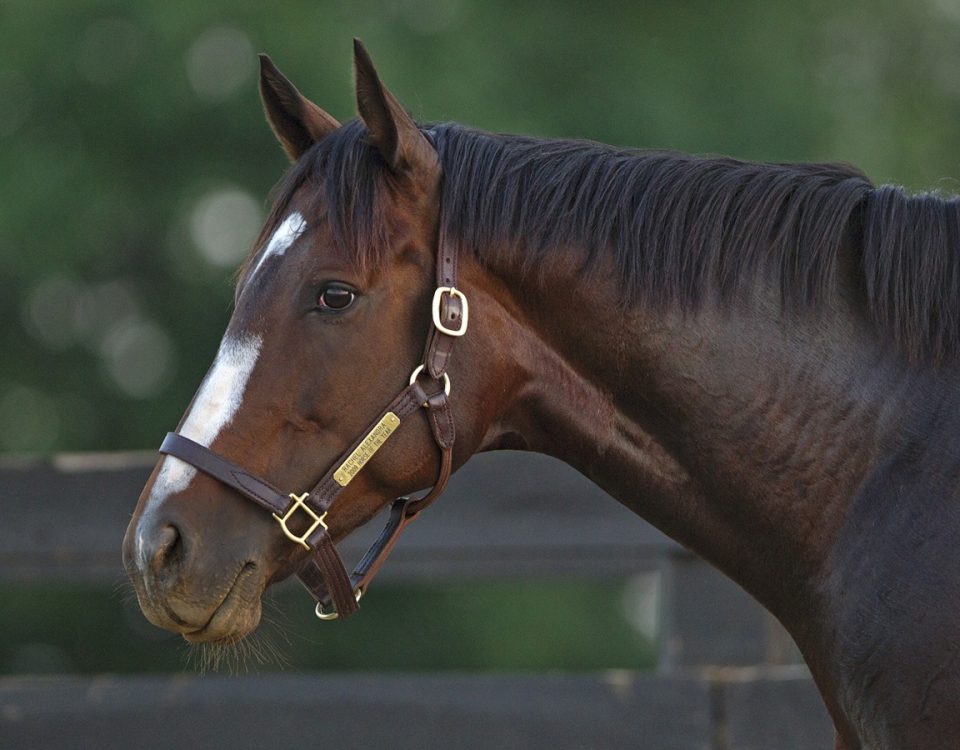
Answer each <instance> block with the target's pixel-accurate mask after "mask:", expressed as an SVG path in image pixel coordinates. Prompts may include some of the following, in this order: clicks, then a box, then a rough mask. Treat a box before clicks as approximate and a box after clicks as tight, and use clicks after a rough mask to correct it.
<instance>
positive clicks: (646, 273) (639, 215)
mask: <svg viewBox="0 0 960 750" xmlns="http://www.w3.org/2000/svg"><path fill="white" fill-rule="evenodd" d="M431 133H432V135H433V138H434V141H435V142H436V145H437V150H438V152H439V154H440V161H441V164H442V168H443V188H442V205H443V211H442V225H441V232H442V233H443V235H444V237H445V240H446V241H447V242H451V243H454V244H456V245H458V246H459V247H460V249H461V250H462V251H463V252H469V253H473V254H474V255H476V256H477V257H478V258H479V259H480V260H481V261H483V262H489V263H496V262H497V261H498V260H503V259H505V258H506V257H510V258H512V259H515V260H518V261H519V262H520V263H521V266H522V267H523V268H524V269H527V270H533V269H537V268H543V267H545V264H549V263H550V261H551V258H554V257H556V256H557V254H558V253H560V252H562V251H563V250H569V251H571V252H575V253H579V254H580V255H579V257H581V258H582V263H583V267H584V269H585V270H587V271H589V270H590V269H592V268H594V267H596V264H597V263H598V261H599V260H601V259H603V258H611V257H612V260H613V262H614V265H615V267H616V269H617V272H618V276H619V280H620V284H621V290H622V294H623V301H624V303H625V304H650V305H677V306H680V307H681V308H683V309H688V310H689V309H695V308H696V307H697V306H698V305H699V304H700V303H701V301H702V300H703V299H704V297H705V295H707V294H715V295H716V296H717V298H718V299H719V300H721V301H729V300H731V299H732V298H733V297H734V296H735V294H736V292H737V291H738V290H739V289H741V288H742V285H743V284H745V283H748V282H750V281H752V280H754V279H755V278H756V276H757V274H758V273H759V272H761V271H763V272H769V273H772V274H773V276H772V278H775V279H778V280H779V284H780V288H781V291H782V295H783V299H784V302H785V304H788V305H814V304H816V302H817V301H818V300H819V299H821V298H822V297H823V296H824V294H825V293H828V292H829V291H831V290H832V289H833V286H834V283H835V274H836V272H837V266H838V262H837V261H838V251H839V249H840V246H841V243H842V242H843V241H845V240H848V239H850V238H851V237H853V238H854V240H855V242H857V243H858V244H859V245H860V250H861V266H862V271H863V282H864V291H865V294H866V297H867V299H868V301H869V305H870V308H871V314H872V317H873V319H874V320H875V321H876V323H877V325H878V326H879V327H880V328H881V329H882V330H883V331H884V333H885V335H886V336H887V337H888V338H890V339H892V340H893V341H894V342H895V344H896V345H897V346H899V347H900V348H901V349H902V350H903V351H905V352H906V353H907V354H908V355H910V356H911V357H913V358H915V359H920V358H923V359H931V360H939V359H942V358H944V357H946V356H952V355H954V354H955V353H956V352H957V350H958V348H960V264H958V262H957V258H958V251H960V200H958V199H957V198H951V199H949V200H944V199H942V198H940V197H938V196H936V195H932V194H924V195H918V196H913V197H910V196H907V195H906V194H905V193H904V191H903V190H902V189H901V188H897V187H891V186H884V187H880V188H875V187H874V186H873V185H872V183H870V181H869V180H868V179H867V178H866V177H865V176H864V175H863V174H862V173H861V172H860V171H859V170H857V169H855V168H853V167H849V166H845V165H835V164H754V163H747V162H742V161H737V160H733V159H727V158H698V157H693V156H688V155H683V154H676V153H656V152H642V151H634V150H625V149H618V148H614V147H611V146H605V145H601V144H597V143H590V142H585V141H569V140H542V139H535V138H527V137H521V136H503V135H493V134H489V133H484V132H479V131H475V130H470V129H467V128H464V127H462V126H460V125H456V124H447V125H440V126H437V127H435V128H433V129H432V130H431ZM365 135H366V131H365V129H364V128H363V125H362V123H360V122H358V121H352V122H349V123H347V124H346V125H344V126H343V127H342V128H340V130H338V131H337V132H335V133H334V134H332V135H330V136H329V137H327V138H326V139H324V140H323V141H322V142H320V143H318V144H316V145H315V146H314V147H312V148H311V150H310V151H309V152H307V153H306V154H305V155H304V156H303V157H302V158H301V159H300V160H299V162H298V163H297V164H296V165H295V166H294V167H293V168H292V169H291V171H290V173H289V174H288V176H287V178H286V179H285V180H284V182H283V183H282V184H281V185H280V186H279V191H278V198H277V201H276V204H275V206H274V210H273V213H272V215H271V217H270V220H268V222H267V225H266V227H265V229H264V236H266V234H267V233H268V232H269V231H272V230H271V228H272V227H273V226H274V225H276V223H278V222H279V221H280V220H281V219H282V218H283V216H284V215H285V213H286V206H287V204H288V203H289V200H290V198H291V197H292V195H293V193H294V192H295V191H296V190H297V189H299V188H300V187H301V186H302V185H304V184H312V185H313V186H314V187H315V190H314V191H313V193H312V195H313V200H314V203H315V206H314V208H315V209H316V210H317V211H323V212H324V213H325V215H326V217H327V218H328V220H329V221H330V222H331V224H332V228H333V233H334V236H335V237H337V238H338V241H340V242H343V243H345V245H346V246H348V247H350V248H351V249H352V252H354V253H355V254H356V257H357V259H358V262H359V263H360V264H361V265H366V264H372V263H377V262H380V260H381V254H382V252H383V249H384V248H385V245H386V236H385V234H384V227H383V226H382V222H380V221H379V217H381V216H382V215H383V211H382V207H383V202H384V200H385V199H386V194H385V190H387V189H389V187H390V180H391V176H390V174H389V172H388V171H387V170H386V168H385V167H384V165H383V162H382V160H381V159H380V157H379V154H378V153H377V152H376V150H375V149H374V148H373V147H372V146H370V145H369V144H368V143H367V141H366V137H365ZM851 233H852V234H851ZM261 242H262V238H261ZM259 244H260V243H259V242H258V246H259ZM493 253H499V254H500V255H501V256H503V257H502V258H498V257H493V255H492V254H493Z"/></svg>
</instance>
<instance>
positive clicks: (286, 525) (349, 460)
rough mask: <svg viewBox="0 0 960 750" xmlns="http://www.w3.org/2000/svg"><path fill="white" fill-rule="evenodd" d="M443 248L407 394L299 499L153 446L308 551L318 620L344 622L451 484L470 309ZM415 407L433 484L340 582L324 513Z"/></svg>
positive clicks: (182, 446) (305, 570)
mask: <svg viewBox="0 0 960 750" xmlns="http://www.w3.org/2000/svg"><path fill="white" fill-rule="evenodd" d="M447 244H448V243H444V242H443V241H442V239H441V240H440V241H439V243H438V248H437V289H436V291H435V292H434V295H433V305H432V317H433V327H432V328H431V331H430V335H429V337H428V339H427V345H426V348H425V351H424V359H423V362H424V364H422V365H420V366H419V367H417V369H416V370H414V371H413V374H412V375H411V376H410V382H409V384H408V385H407V387H406V388H404V389H403V390H402V391H400V393H399V394H397V396H396V398H394V399H393V401H391V402H390V403H389V404H388V405H387V407H386V408H385V409H384V410H383V411H382V412H381V413H380V416H379V417H378V418H377V419H376V420H375V421H374V422H372V423H371V425H370V427H369V428H368V429H367V431H366V432H364V434H363V435H362V436H361V437H360V438H358V439H357V440H356V441H355V442H354V443H353V445H351V446H350V447H349V448H348V449H347V450H346V451H344V453H342V454H341V455H340V457H339V459H338V460H337V461H336V462H334V464H333V466H332V467H331V468H330V469H328V470H327V473H326V474H324V475H323V477H322V478H321V479H320V481H319V482H317V484H316V486H315V487H314V488H313V489H312V490H310V491H309V492H304V493H303V494H301V495H297V494H295V493H292V492H291V493H285V492H283V491H282V490H279V489H277V488H276V487H274V486H273V485H272V484H270V483H269V482H267V481H266V480H264V479H261V478H260V477H258V476H256V475H254V474H251V473H250V472H248V471H247V470H245V469H243V468H242V467H240V466H237V465H236V464H235V463H233V462H232V461H229V460H228V459H226V458H223V457H222V456H219V455H217V454H216V453H214V452H213V451H211V450H210V449H209V448H206V447H205V446H203V445H200V444H199V443H196V442H194V441H193V440H190V439H189V438H186V437H184V436H183V435H180V434H178V433H175V432H169V433H167V436H166V438H165V439H164V441H163V444H162V445H161V446H160V452H161V453H164V454H167V455H170V456H174V457H176V458H179V459H180V460H182V461H186V462H187V463H188V464H192V465H193V466H195V467H196V468H198V469H199V470H200V471H202V472H204V473H206V474H209V475H210V476H211V477H213V478H214V479H218V480H219V481H221V482H223V484H225V485H227V486H228V487H231V488H232V489H234V490H236V491H237V492H239V493H240V494H241V495H243V496H244V497H246V498H248V499H249V500H252V501H253V502H255V503H256V504H257V505H259V506H260V507H262V508H264V509H266V510H268V511H270V512H271V513H272V514H273V517H274V518H275V519H276V520H277V522H278V523H279V524H280V528H281V529H283V533H284V534H286V536H287V537H288V538H289V539H290V540H291V541H293V542H295V543H297V544H300V545H302V546H304V547H306V548H307V549H310V550H311V551H312V554H311V555H310V556H309V557H308V558H307V560H306V561H305V562H304V563H303V565H302V566H301V567H300V569H299V571H298V572H297V575H298V576H299V578H300V581H301V582H302V583H303V585H304V586H306V588H307V590H308V591H309V592H310V593H311V594H312V596H313V597H314V598H315V599H316V600H317V608H316V612H317V617H319V618H320V619H321V620H335V619H344V618H346V617H349V616H350V615H351V614H353V613H354V612H355V611H356V610H357V608H358V603H359V601H360V597H361V595H362V594H363V593H364V591H366V589H367V586H368V585H369V583H370V580H371V579H372V578H373V577H374V576H375V575H376V573H377V571H378V570H379V569H380V566H381V565H382V564H383V562H384V561H385V560H386V557H387V555H389V554H390V551H391V550H392V549H393V546H394V544H396V542H397V540H398V539H399V537H400V534H401V532H402V531H403V530H404V528H406V526H407V524H409V523H410V522H411V521H412V520H413V519H414V518H416V516H417V514H418V513H419V512H420V511H421V510H423V509H424V508H426V507H427V506H428V505H430V503H432V502H433V501H434V500H436V499H437V497H438V496H439V495H440V493H441V492H443V490H444V488H445V487H446V485H447V481H448V480H449V479H450V473H451V470H452V464H453V442H454V438H455V431H454V422H453V412H452V409H451V407H450V400H449V395H450V376H449V375H448V374H447V365H448V364H449V361H450V355H451V353H452V351H453V344H454V342H455V341H456V340H457V338H459V337H460V336H462V335H463V334H465V333H466V332H467V323H468V322H469V306H468V304H467V298H466V297H465V296H464V295H463V293H462V292H461V291H459V290H458V289H457V286H456V285H457V253H456V250H455V248H451V247H445V245H447ZM424 369H426V371H427V374H428V375H429V376H430V377H431V378H433V379H434V380H435V381H442V382H443V386H444V387H443V389H442V390H440V391H438V392H436V393H432V394H428V393H427V392H426V391H424V389H423V387H422V386H421V385H420V376H421V374H422V373H423V371H424ZM421 408H423V409H426V410H427V414H428V421H429V423H430V429H431V432H432V433H433V438H434V440H435V441H436V443H437V445H438V446H439V448H440V471H439V476H438V477H437V481H436V484H435V485H434V487H433V489H431V490H430V492H429V493H428V494H427V495H425V496H424V497H423V498H419V499H417V498H412V497H401V498H398V499H397V500H395V501H394V502H393V505H392V507H391V509H390V517H389V520H388V521H387V525H386V526H385V527H384V529H383V531H382V532H381V533H380V536H379V537H377V539H376V541H375V542H374V543H373V544H372V545H371V546H370V548H369V549H368V550H367V552H366V554H365V555H364V556H363V558H362V559H361V560H360V562H359V563H358V564H357V566H356V568H355V569H354V571H353V573H352V574H350V575H347V571H346V568H345V567H344V565H343V561H342V560H341V559H340V555H339V553H338V552H337V548H336V546H335V545H334V543H333V539H332V537H331V536H330V534H329V532H328V530H327V524H326V521H325V519H326V516H327V513H328V512H329V511H330V507H331V505H333V502H334V500H336V498H337V497H338V496H339V494H340V493H341V492H342V491H343V489H344V488H345V487H346V486H347V485H348V484H349V483H350V481H351V480H352V479H353V477H354V476H356V474H357V473H358V472H359V471H360V470H361V469H362V468H363V466H364V464H366V463H367V461H368V460H370V458H371V457H372V456H373V454H374V453H376V451H377V450H378V449H379V448H380V447H381V446H382V445H383V443H384V442H385V441H386V440H387V438H389V437H390V435H391V434H392V433H393V431H394V430H395V429H396V428H397V427H398V426H399V425H400V424H401V423H402V421H403V420H404V419H405V418H406V417H408V416H410V415H411V414H413V413H414V412H416V411H419V410H420V409H421ZM298 513H300V514H302V515H303V516H305V517H306V521H307V522H308V524H307V527H306V530H305V531H303V532H302V533H300V534H297V533H295V532H294V531H293V530H292V529H291V528H290V521H291V519H293V518H294V517H296V516H297V514H298ZM299 523H303V521H300V522H299ZM331 605H332V606H333V609H332V610H331V609H330V607H331Z"/></svg>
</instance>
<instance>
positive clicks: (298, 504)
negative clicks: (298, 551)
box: [271, 492, 330, 549]
mask: <svg viewBox="0 0 960 750" xmlns="http://www.w3.org/2000/svg"><path fill="white" fill-rule="evenodd" d="M290 497H291V498H292V499H293V503H292V504H291V505H290V507H289V508H288V509H287V512H286V513H284V514H283V516H278V515H277V514H276V513H273V514H271V515H272V516H273V517H274V518H276V519H277V522H278V523H279V524H280V528H281V529H283V533H284V534H286V536H287V539H289V540H290V541H291V542H297V544H302V545H303V546H304V547H306V548H307V549H310V545H309V544H307V539H309V538H310V535H311V534H312V533H313V532H314V531H316V530H317V526H323V529H324V531H327V524H326V523H324V520H323V519H324V518H326V517H327V513H329V512H330V511H324V512H323V514H322V515H319V516H318V515H317V514H316V513H314V512H313V510H312V509H311V508H310V506H309V505H307V504H306V503H305V502H304V501H305V500H306V499H307V498H308V497H310V493H309V492H304V493H303V494H302V495H295V494H293V493H292V492H291V493H290ZM298 510H302V511H303V512H304V513H306V514H307V515H308V516H310V520H311V521H312V523H311V524H310V528H309V529H307V530H306V531H305V532H303V534H301V535H300V536H297V535H296V534H294V533H293V532H292V531H290V527H289V526H287V521H289V520H290V517H291V516H292V515H293V514H294V513H296V512H297V511H298Z"/></svg>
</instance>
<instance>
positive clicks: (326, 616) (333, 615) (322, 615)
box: [313, 586, 363, 622]
mask: <svg viewBox="0 0 960 750" xmlns="http://www.w3.org/2000/svg"><path fill="white" fill-rule="evenodd" d="M353 595H354V596H355V597H357V603H358V604H359V603H360V597H361V596H363V588H362V587H360V586H357V590H356V591H354V592H353ZM331 607H332V605H331ZM313 612H314V614H315V615H316V616H317V617H318V618H319V619H321V620H323V621H324V622H329V621H330V620H338V619H339V618H340V613H339V612H337V610H335V609H332V608H331V610H330V611H329V612H324V611H323V605H322V604H321V603H320V602H317V606H316V607H315V608H314V610H313Z"/></svg>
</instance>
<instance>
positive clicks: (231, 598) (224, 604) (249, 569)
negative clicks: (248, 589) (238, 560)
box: [181, 563, 256, 643]
mask: <svg viewBox="0 0 960 750" xmlns="http://www.w3.org/2000/svg"><path fill="white" fill-rule="evenodd" d="M255 567H256V565H254V564H253V563H246V564H245V565H244V566H243V567H242V568H241V569H240V572H239V573H237V577H236V578H235V579H234V581H233V585H232V586H230V589H229V590H228V591H227V593H226V595H225V596H224V597H223V599H222V600H221V601H220V603H219V604H218V605H217V607H216V609H214V610H213V612H212V613H211V614H210V617H209V619H207V621H206V622H205V623H204V624H203V625H201V626H200V627H199V628H196V629H194V630H183V631H181V635H182V636H183V637H184V639H186V640H187V641H188V642H189V643H206V642H209V641H221V640H223V641H232V640H237V639H236V638H232V637H230V636H226V637H224V636H223V635H222V634H221V635H219V636H217V637H214V638H209V637H206V636H207V635H209V631H211V630H219V628H218V627H213V628H212V627H211V626H215V625H216V624H215V623H214V620H217V619H218V617H219V616H220V615H223V614H226V613H228V612H229V611H230V610H232V609H235V607H234V602H235V601H236V599H237V597H238V596H240V594H241V589H242V587H243V583H244V582H245V581H246V580H247V579H248V578H249V577H250V575H252V573H253V570H254V568H255Z"/></svg>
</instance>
